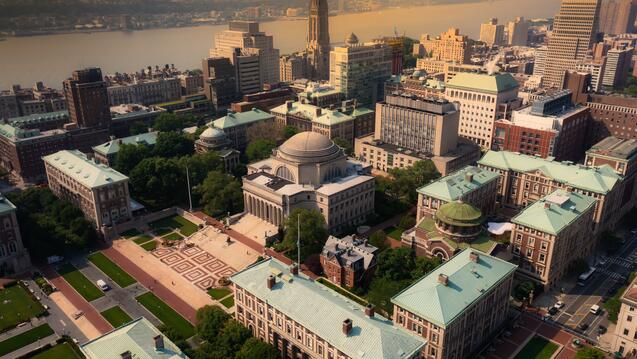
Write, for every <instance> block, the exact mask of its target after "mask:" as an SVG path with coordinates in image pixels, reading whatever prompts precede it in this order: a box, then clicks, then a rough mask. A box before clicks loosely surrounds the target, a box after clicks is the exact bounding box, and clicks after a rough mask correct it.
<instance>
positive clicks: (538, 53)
mask: <svg viewBox="0 0 637 359" xmlns="http://www.w3.org/2000/svg"><path fill="white" fill-rule="evenodd" d="M548 52H549V48H548V47H546V46H542V47H538V48H537V49H535V64H534V65H533V75H534V76H544V72H545V71H546V56H547V55H548Z"/></svg>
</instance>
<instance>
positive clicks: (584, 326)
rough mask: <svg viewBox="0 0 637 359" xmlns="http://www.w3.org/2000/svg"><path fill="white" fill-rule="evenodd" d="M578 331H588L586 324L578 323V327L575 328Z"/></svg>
mask: <svg viewBox="0 0 637 359" xmlns="http://www.w3.org/2000/svg"><path fill="white" fill-rule="evenodd" d="M577 327H578V328H579V329H580V330H582V331H585V330H586V329H588V327H589V325H588V323H580V325H578V326H577Z"/></svg>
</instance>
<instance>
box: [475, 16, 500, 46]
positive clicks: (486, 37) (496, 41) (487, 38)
mask: <svg viewBox="0 0 637 359" xmlns="http://www.w3.org/2000/svg"><path fill="white" fill-rule="evenodd" d="M502 40H504V25H498V19H496V18H493V19H490V20H489V21H487V22H485V23H484V24H482V25H480V41H482V42H484V43H485V44H487V46H489V47H493V46H494V45H502Z"/></svg>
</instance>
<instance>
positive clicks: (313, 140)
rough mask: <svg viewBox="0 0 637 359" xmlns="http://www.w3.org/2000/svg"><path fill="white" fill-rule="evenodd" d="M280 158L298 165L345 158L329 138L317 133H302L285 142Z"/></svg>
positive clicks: (278, 152) (281, 147)
mask: <svg viewBox="0 0 637 359" xmlns="http://www.w3.org/2000/svg"><path fill="white" fill-rule="evenodd" d="M277 154H278V156H279V157H281V158H283V159H286V160H289V161H293V162H298V163H308V162H314V163H320V162H325V161H328V160H331V159H333V158H337V157H340V156H343V154H342V152H341V149H340V147H338V146H337V145H336V144H335V143H334V142H333V141H332V140H330V139H329V138H328V137H326V136H324V135H321V134H320V133H317V132H311V131H308V132H301V133H297V134H296V135H294V136H292V137H291V138H290V139H289V140H287V141H285V142H284V143H283V144H282V145H281V146H280V147H279V149H278V151H277Z"/></svg>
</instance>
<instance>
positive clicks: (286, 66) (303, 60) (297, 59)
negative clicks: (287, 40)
mask: <svg viewBox="0 0 637 359" xmlns="http://www.w3.org/2000/svg"><path fill="white" fill-rule="evenodd" d="M279 77H280V79H281V81H282V82H292V81H294V80H297V79H303V78H307V55H306V54H292V55H283V56H281V58H280V59H279Z"/></svg>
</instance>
